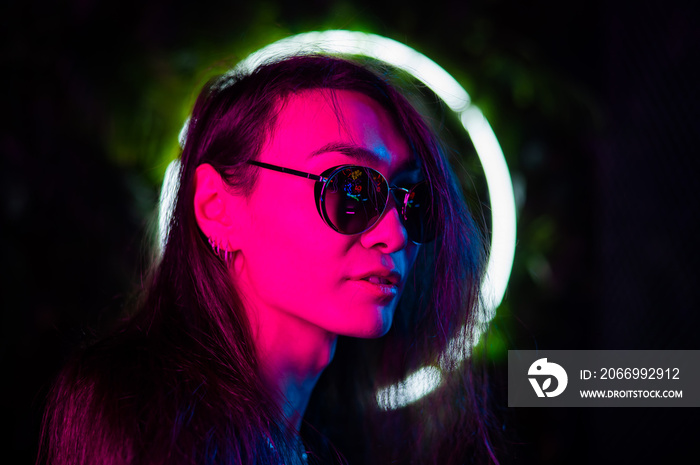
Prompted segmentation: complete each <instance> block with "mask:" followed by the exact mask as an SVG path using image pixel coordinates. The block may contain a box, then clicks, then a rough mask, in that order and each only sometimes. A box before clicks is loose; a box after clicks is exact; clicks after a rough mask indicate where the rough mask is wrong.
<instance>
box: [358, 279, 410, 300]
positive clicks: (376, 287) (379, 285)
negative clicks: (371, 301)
mask: <svg viewBox="0 0 700 465" xmlns="http://www.w3.org/2000/svg"><path fill="white" fill-rule="evenodd" d="M350 282H352V283H354V284H355V285H357V286H358V287H359V288H360V289H361V290H362V291H363V292H365V293H367V294H370V295H372V296H375V297H379V298H380V299H382V300H383V299H387V300H391V299H393V298H394V297H396V296H397V295H398V293H399V286H398V283H396V284H395V283H393V282H391V280H389V279H387V278H385V277H382V276H367V277H364V278H360V279H353V280H350Z"/></svg>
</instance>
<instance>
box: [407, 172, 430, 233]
mask: <svg viewBox="0 0 700 465" xmlns="http://www.w3.org/2000/svg"><path fill="white" fill-rule="evenodd" d="M434 214H435V212H434V209H433V201H432V195H431V192H430V186H429V185H428V183H427V182H421V183H419V184H416V185H415V186H414V187H413V189H411V191H410V192H409V194H408V200H407V202H406V213H405V217H404V226H405V227H406V232H407V233H408V237H409V238H411V240H412V241H414V242H418V243H420V244H422V243H426V242H430V241H432V240H433V239H435V230H436V227H435V219H434Z"/></svg>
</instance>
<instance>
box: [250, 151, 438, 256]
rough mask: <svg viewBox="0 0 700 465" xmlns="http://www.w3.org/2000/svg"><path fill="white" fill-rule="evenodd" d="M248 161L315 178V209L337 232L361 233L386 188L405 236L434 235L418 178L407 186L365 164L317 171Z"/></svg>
mask: <svg viewBox="0 0 700 465" xmlns="http://www.w3.org/2000/svg"><path fill="white" fill-rule="evenodd" d="M248 164H250V165H254V166H258V167H260V168H265V169H268V170H273V171H278V172H280V173H287V174H291V175H294V176H299V177H302V178H306V179H310V180H312V181H316V187H315V189H314V193H315V197H316V209H317V210H318V213H319V215H321V218H322V219H323V221H324V222H325V223H326V224H327V225H328V226H330V227H331V228H332V229H333V230H335V231H337V232H339V233H340V234H345V235H352V234H361V233H363V232H365V231H367V230H368V229H370V228H371V227H372V226H374V225H375V224H377V222H378V221H379V220H380V218H381V217H382V215H383V214H384V211H385V210H386V207H387V205H388V204H389V192H391V193H392V195H393V196H394V200H395V202H396V206H397V208H398V207H400V209H401V215H400V217H401V223H402V224H403V226H404V228H406V233H407V234H408V238H409V239H411V240H412V241H413V242H415V243H416V244H425V243H426V242H430V241H432V240H433V239H434V238H435V224H434V221H433V220H432V213H433V208H432V196H431V192H430V186H429V185H428V183H427V182H426V181H421V182H419V183H417V184H415V185H413V186H412V187H410V188H404V187H396V186H390V185H389V182H388V181H387V180H386V178H385V177H384V175H382V173H380V172H379V171H377V170H375V169H373V168H369V167H367V166H358V165H341V166H335V167H333V168H330V169H328V170H326V171H324V172H323V173H322V174H321V175H315V174H311V173H305V172H303V171H298V170H294V169H291V168H284V167H282V166H277V165H271V164H269V163H263V162H260V161H253V160H250V161H248Z"/></svg>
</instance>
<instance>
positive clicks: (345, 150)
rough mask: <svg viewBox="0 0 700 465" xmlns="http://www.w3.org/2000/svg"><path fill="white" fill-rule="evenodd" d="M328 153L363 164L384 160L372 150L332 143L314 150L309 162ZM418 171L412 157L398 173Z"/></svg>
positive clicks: (415, 161) (414, 159)
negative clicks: (340, 154)
mask: <svg viewBox="0 0 700 465" xmlns="http://www.w3.org/2000/svg"><path fill="white" fill-rule="evenodd" d="M328 152H338V153H342V154H343V155H345V156H348V157H350V158H354V159H356V160H358V161H360V162H363V163H372V162H379V161H381V160H382V157H380V156H379V155H377V154H376V153H374V152H373V151H371V150H368V149H366V148H364V147H359V146H357V145H351V144H346V143H342V142H331V143H329V144H326V145H324V146H323V147H321V148H320V149H317V150H314V151H313V152H311V153H310V154H309V156H308V157H307V160H308V159H311V158H314V157H317V156H318V155H321V154H323V153H328ZM416 169H418V162H417V160H416V158H415V157H412V158H411V159H409V160H408V161H407V162H406V163H404V164H402V165H401V166H399V167H398V169H397V170H396V171H397V172H402V171H412V170H416Z"/></svg>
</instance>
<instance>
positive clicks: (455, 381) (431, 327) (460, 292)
mask: <svg viewBox="0 0 700 465" xmlns="http://www.w3.org/2000/svg"><path fill="white" fill-rule="evenodd" d="M369 68H370V67H369V66H368V65H366V64H365V65H358V64H357V63H355V62H352V61H349V60H347V59H341V58H337V57H329V56H318V55H302V56H296V57H292V58H286V59H283V60H278V61H275V62H272V63H268V64H265V65H263V66H260V67H258V68H257V69H256V70H255V71H253V72H251V73H235V72H234V73H231V74H228V75H226V76H223V77H220V78H218V79H216V80H213V81H211V82H210V83H209V84H208V85H207V86H206V87H205V88H204V90H203V91H202V92H201V94H200V96H199V98H198V100H197V102H196V104H195V107H194V110H193V112H192V116H191V119H190V122H189V126H188V129H187V135H186V143H185V146H184V149H183V153H182V157H181V169H180V176H179V186H180V187H179V191H178V195H177V201H176V204H175V207H174V211H173V214H172V219H171V222H170V227H169V231H168V236H167V241H166V243H165V246H164V250H163V252H162V256H161V257H160V259H159V261H158V262H157V264H156V265H155V266H154V268H153V271H152V274H151V276H150V279H149V280H148V284H147V285H146V286H145V288H144V290H143V293H142V298H141V299H140V301H139V304H138V305H137V306H136V309H135V311H134V312H133V314H132V315H131V316H129V317H128V318H125V319H124V321H123V322H122V323H121V324H120V325H119V326H118V329H117V330H115V331H113V332H112V333H111V334H109V335H108V336H105V337H103V338H102V339H100V340H99V341H98V342H96V343H94V344H91V345H89V346H88V347H87V348H85V349H83V350H82V351H81V352H80V353H79V354H78V355H77V356H76V357H75V358H74V359H72V361H71V362H70V363H68V365H67V366H66V368H65V369H64V370H63V371H62V373H61V375H60V376H59V379H58V380H57V382H56V384H55V386H54V388H53V391H52V393H51V396H50V398H49V405H48V408H47V410H46V414H45V420H44V427H43V432H42V444H41V452H40V456H39V460H38V461H39V462H44V461H45V462H48V463H52V464H68V463H85V464H87V463H91V464H92V463H148V464H152V463H153V464H155V463H169V464H170V463H187V464H190V463H192V464H194V463H197V464H204V463H206V464H209V463H212V464H214V463H217V464H218V463H222V464H223V463H245V464H248V463H251V464H252V463H287V464H289V463H297V461H298V448H297V444H298V442H296V439H295V434H296V432H294V428H290V425H287V424H285V423H284V420H283V415H282V413H281V410H280V408H279V406H278V405H277V403H276V402H275V400H274V399H275V396H274V395H273V394H274V393H273V392H271V391H270V388H269V387H268V386H266V385H265V383H264V382H263V378H262V376H261V370H260V366H259V363H260V362H259V360H258V359H257V357H256V352H255V349H254V343H253V338H252V335H251V331H250V325H249V322H248V320H247V317H246V312H245V311H244V309H243V307H242V304H241V300H240V298H239V295H238V293H237V291H236V283H235V282H232V280H231V275H230V274H229V272H228V270H227V267H226V263H225V261H224V260H222V259H221V257H219V256H218V255H216V254H215V253H213V252H212V249H211V247H210V245H209V244H208V243H207V239H206V237H204V236H203V234H202V233H201V231H200V229H199V228H198V226H197V223H196V220H195V215H194V209H193V199H194V182H193V180H194V174H195V170H196V168H197V166H199V165H200V164H203V163H209V164H211V165H212V166H213V167H214V168H215V169H216V170H217V171H218V172H219V173H220V174H221V175H222V177H223V178H224V179H225V180H226V182H227V183H229V185H230V186H231V187H232V188H233V189H238V190H240V192H243V193H246V194H247V193H250V192H251V191H252V189H254V186H255V179H256V172H257V171H256V170H257V168H255V167H252V166H250V165H248V164H247V163H246V162H247V161H248V160H251V159H255V158H256V157H257V156H258V154H259V153H260V151H261V148H262V146H263V144H264V143H265V141H266V139H267V137H268V136H269V134H270V132H271V131H272V130H273V129H274V126H275V120H276V112H277V111H278V108H279V104H280V102H283V101H284V99H285V98H287V97H288V96H290V95H293V94H295V93H298V92H301V91H305V90H312V89H329V90H340V89H342V90H352V91H357V92H361V93H363V94H365V95H367V96H369V97H371V98H372V99H374V100H375V101H376V102H378V103H379V104H380V105H381V106H382V107H383V108H384V109H386V111H387V112H388V113H389V114H390V115H391V116H392V117H393V119H394V122H395V124H396V126H397V128H399V130H400V131H402V132H403V134H404V135H405V137H406V140H407V141H408V143H409V147H410V148H411V150H412V151H413V152H414V153H415V155H416V156H417V157H418V158H419V159H420V161H421V165H422V169H423V171H424V176H425V177H426V179H427V180H428V181H429V183H430V185H431V188H432V191H433V196H434V200H435V205H436V206H437V208H436V209H435V212H434V214H435V217H436V222H437V225H438V231H439V234H438V238H437V239H436V240H435V241H433V242H432V243H430V244H427V245H424V246H422V247H421V251H420V253H419V257H418V259H417V262H416V264H415V267H414V270H413V272H412V275H411V276H410V277H409V283H408V285H407V289H406V291H405V294H404V296H403V297H402V299H401V302H400V304H399V307H398V309H397V311H396V316H395V318H394V322H393V326H392V328H391V330H390V331H389V333H388V334H387V335H386V336H384V337H383V338H379V339H376V340H360V339H351V338H342V337H341V338H340V339H339V341H338V346H337V350H336V355H335V360H334V361H333V362H332V363H331V365H330V366H329V367H328V368H327V369H326V370H325V372H324V374H323V375H322V377H321V379H320V380H319V383H318V385H317V386H316V388H315V390H314V394H313V395H312V398H311V401H310V404H309V407H308V409H307V412H306V416H305V419H306V420H305V422H304V425H303V426H302V431H301V433H302V437H303V438H304V440H305V441H306V443H307V446H308V447H310V449H311V452H310V454H309V461H310V463H314V461H316V462H318V463H325V462H326V461H327V460H334V461H335V460H337V461H343V460H345V459H347V460H349V461H350V462H351V463H366V464H372V463H377V464H384V463H408V462H412V463H443V464H444V463H464V462H465V461H468V460H469V461H474V462H488V461H495V458H494V455H493V452H492V447H491V445H490V443H491V438H490V436H491V434H490V433H489V431H490V430H491V429H492V428H491V418H490V416H489V414H488V412H489V410H488V408H487V405H486V399H487V393H488V392H487V387H486V385H485V381H484V378H483V376H481V374H480V370H476V369H473V367H472V366H471V365H472V364H471V363H470V361H469V360H468V361H467V362H466V363H465V364H464V366H460V367H455V366H453V367H452V368H453V369H452V370H448V371H445V374H446V376H445V379H444V380H443V382H442V384H441V386H440V387H439V388H438V389H437V390H436V391H435V392H433V393H431V394H430V395H428V396H426V397H425V398H423V399H421V400H419V401H417V402H415V403H413V404H411V405H408V406H403V407H401V408H397V409H394V410H389V411H385V410H383V409H382V408H380V406H379V405H378V403H377V397H376V396H377V392H378V390H379V389H381V388H384V387H386V386H390V385H393V384H396V383H400V382H401V381H402V380H403V379H405V378H406V376H408V375H410V374H411V373H413V372H414V371H415V370H417V369H419V368H421V367H423V366H435V367H438V366H440V363H442V364H443V366H444V365H445V359H446V358H445V357H444V354H445V351H446V350H447V349H448V344H449V342H450V341H451V340H453V339H454V338H455V337H458V336H459V335H460V334H462V332H463V331H465V328H466V332H467V334H468V333H469V332H470V331H471V330H472V327H473V325H474V322H475V321H477V319H478V312H479V311H480V308H481V306H480V304H479V288H480V282H481V278H482V273H483V264H484V254H485V253H484V247H483V240H482V237H481V235H480V233H479V229H478V228H477V227H476V226H475V224H474V222H473V221H472V218H471V216H470V214H469V212H468V210H467V208H466V205H465V202H464V200H463V198H462V195H461V190H460V188H459V186H458V184H457V182H456V180H455V179H456V178H455V176H454V175H453V173H452V171H451V169H450V167H449V164H448V163H447V161H446V158H445V156H444V155H443V154H442V152H441V148H440V145H439V144H438V142H437V139H436V137H435V136H434V134H433V131H432V130H431V129H430V127H429V126H428V124H426V122H425V121H424V120H423V118H421V117H420V115H419V114H418V113H417V112H416V110H415V109H414V108H413V107H412V106H411V105H410V104H409V103H408V101H407V100H406V98H405V97H404V96H403V95H401V94H400V93H399V92H398V91H397V90H396V89H395V88H394V87H393V86H392V85H390V84H389V83H388V80H389V77H390V76H391V75H392V73H391V71H390V70H388V69H386V68H377V69H375V70H370V69H369ZM456 347H457V350H461V351H463V353H462V354H461V356H462V357H461V358H465V357H466V356H468V355H469V354H468V353H467V352H468V350H469V348H468V347H467V346H465V345H464V344H462V345H457V346H456ZM452 350H455V346H454V345H453V347H452ZM453 365H454V364H453Z"/></svg>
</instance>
